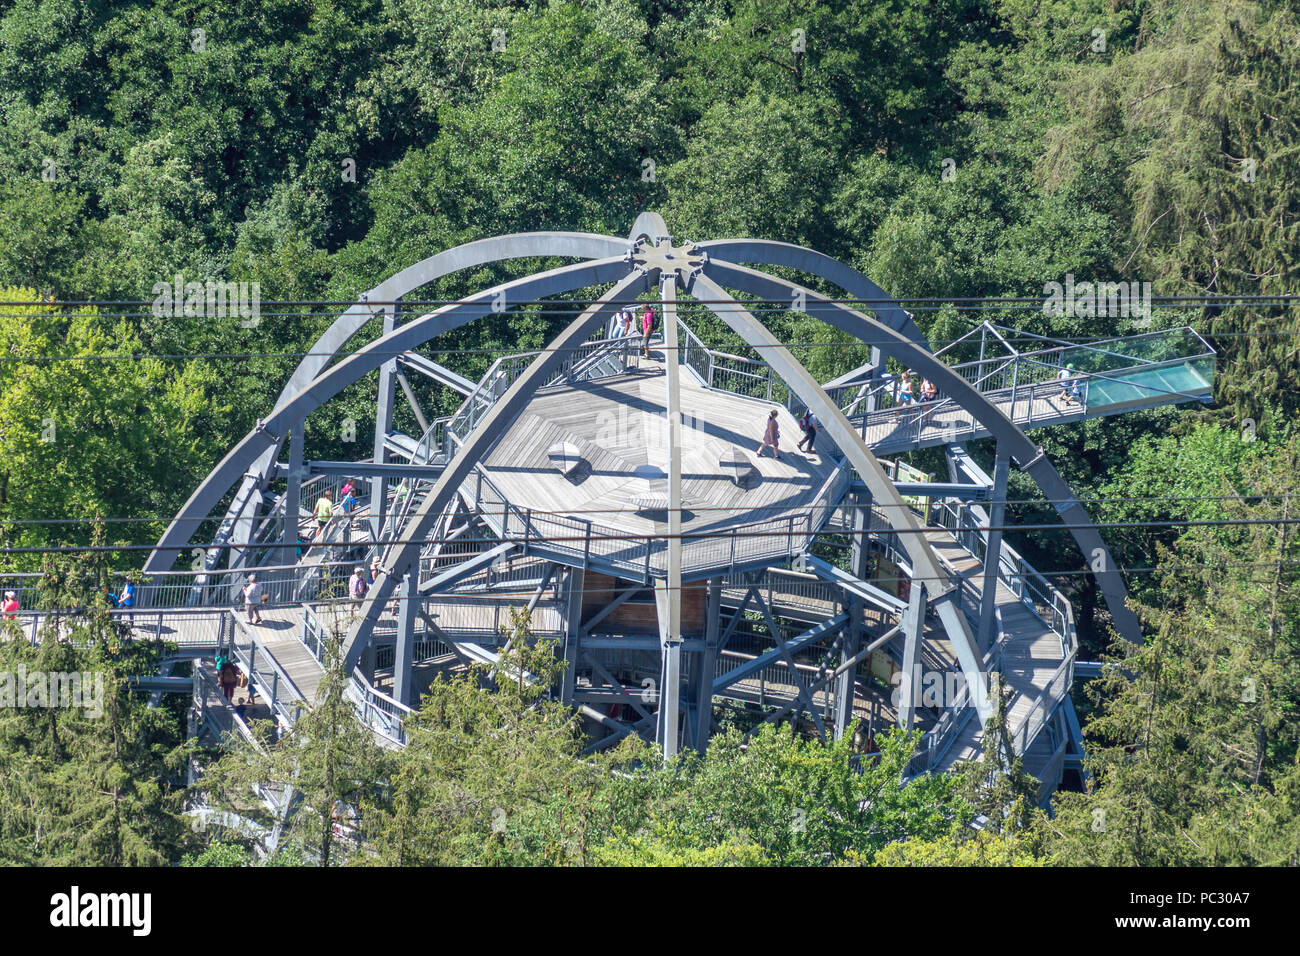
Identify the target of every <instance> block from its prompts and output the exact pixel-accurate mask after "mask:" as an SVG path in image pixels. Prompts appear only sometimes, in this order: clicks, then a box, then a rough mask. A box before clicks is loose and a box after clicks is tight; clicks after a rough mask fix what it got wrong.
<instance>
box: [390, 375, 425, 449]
mask: <svg viewBox="0 0 1300 956" xmlns="http://www.w3.org/2000/svg"><path fill="white" fill-rule="evenodd" d="M396 377H397V381H398V384H400V385H401V386H402V394H403V395H405V396H406V404H407V405H409V406H410V407H411V413H412V414H413V415H414V416H415V421H416V423H417V424H418V425H419V426H420V433H421V434H423V433H424V432H427V431H428V430H429V419H427V418H426V417H425V415H424V409H422V408H421V407H420V402H419V401H418V400H417V399H416V397H415V389H413V388H411V383H410V382H408V381H407V379H406V374H405V373H404V372H402V371H401V370H400V369H398V371H397V376H396Z"/></svg>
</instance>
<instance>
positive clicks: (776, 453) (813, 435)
mask: <svg viewBox="0 0 1300 956" xmlns="http://www.w3.org/2000/svg"><path fill="white" fill-rule="evenodd" d="M799 428H800V430H802V431H803V438H801V439H800V440H799V444H798V448H799V450H800V451H807V452H808V454H810V455H813V454H816V452H814V451H813V443H814V442H816V440H817V430H818V429H819V428H821V423H820V422H819V421H817V416H816V415H814V414H813V412H812V409H811V408H805V409H804V410H803V414H802V415H800V416H799ZM764 448H771V449H772V457H773V458H776V459H778V460H779V459H780V458H781V426H780V423H779V422H778V421H777V410H776V409H775V408H774V409H772V411H770V412H769V413H768V416H767V424H766V425H764V427H763V441H762V444H760V445H759V446H758V451H757V452H755V454H756V455H757V456H758V457H759V458H761V457H763V449H764Z"/></svg>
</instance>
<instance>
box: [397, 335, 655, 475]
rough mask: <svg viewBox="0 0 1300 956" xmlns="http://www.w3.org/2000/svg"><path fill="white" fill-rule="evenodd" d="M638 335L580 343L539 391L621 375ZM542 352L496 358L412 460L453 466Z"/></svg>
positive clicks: (636, 349) (428, 433)
mask: <svg viewBox="0 0 1300 956" xmlns="http://www.w3.org/2000/svg"><path fill="white" fill-rule="evenodd" d="M640 341H641V337H640V336H631V335H626V336H622V337H619V338H606V337H605V335H604V331H603V330H602V331H600V332H598V333H597V337H595V338H593V339H591V340H589V341H587V342H584V343H583V344H582V345H580V346H578V347H577V348H575V349H574V350H573V351H572V353H571V354H570V355H568V356H566V357H565V359H564V361H563V362H562V363H561V365H560V367H559V368H558V369H556V370H555V371H554V372H553V373H551V375H550V376H549V377H548V378H547V380H546V382H545V383H544V384H543V386H542V387H543V388H544V387H546V386H548V385H553V384H555V383H556V382H558V381H560V380H561V379H564V380H568V381H576V382H581V381H588V380H590V379H594V378H602V377H604V376H608V375H619V374H622V373H623V372H626V371H627V369H628V368H629V367H630V366H631V364H632V360H633V356H634V355H635V354H639V351H640V348H639V344H638V343H640ZM540 354H542V353H540V352H521V353H519V354H517V355H507V356H503V357H502V358H499V359H497V360H496V361H495V362H493V363H492V365H491V367H490V368H489V369H488V370H487V372H486V373H485V374H484V375H483V378H482V379H480V380H479V383H478V385H477V386H475V388H474V391H472V392H471V393H470V394H469V395H468V396H467V397H466V399H465V401H464V402H463V403H462V404H461V406H460V409H459V410H458V411H457V412H456V414H454V415H452V416H451V417H449V418H439V419H436V420H435V421H433V422H432V423H431V424H430V425H429V428H428V430H427V431H426V432H425V433H424V435H422V436H421V438H420V441H419V442H418V443H417V444H416V449H415V456H414V458H413V461H414V462H415V463H416V464H440V463H441V464H445V463H446V462H449V461H451V459H452V457H453V456H454V455H455V453H456V448H457V447H459V446H460V445H461V444H463V443H464V441H465V439H466V438H467V437H468V436H469V434H470V432H472V431H473V430H474V429H475V428H476V427H477V426H478V424H479V423H480V422H481V421H482V420H483V419H484V418H486V417H487V414H488V413H489V412H490V411H491V410H492V408H493V407H494V406H495V405H496V403H497V401H498V400H499V399H500V398H501V396H503V395H504V394H505V393H506V391H507V390H508V389H509V388H510V386H511V385H513V384H514V383H515V380H516V379H518V378H519V376H520V375H522V374H523V373H524V372H525V371H527V369H528V368H529V366H531V365H532V363H533V359H535V358H536V357H537V356H538V355H540Z"/></svg>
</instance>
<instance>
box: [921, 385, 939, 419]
mask: <svg viewBox="0 0 1300 956" xmlns="http://www.w3.org/2000/svg"><path fill="white" fill-rule="evenodd" d="M938 397H939V389H938V386H936V385H935V384H934V382H932V381H930V380H929V379H928V378H923V379H921V402H922V403H923V404H925V405H927V406H928V405H929V403H930V402H933V401H934V400H935V399H937V398H938ZM933 414H934V409H933V408H929V407H927V408H926V409H925V414H924V415H923V416H922V418H921V420H922V421H929V419H930V416H931V415H933Z"/></svg>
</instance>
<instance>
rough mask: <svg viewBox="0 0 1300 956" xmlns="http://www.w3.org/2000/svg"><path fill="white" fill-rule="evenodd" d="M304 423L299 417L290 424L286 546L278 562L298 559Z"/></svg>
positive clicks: (304, 441)
mask: <svg viewBox="0 0 1300 956" xmlns="http://www.w3.org/2000/svg"><path fill="white" fill-rule="evenodd" d="M303 425H304V422H303V419H301V418H299V419H298V420H297V421H295V422H294V423H293V425H292V426H290V427H291V428H292V429H293V431H292V434H291V435H290V437H289V484H288V487H286V488H285V491H284V532H283V535H282V541H281V543H282V544H284V546H285V547H284V553H283V554H282V555H281V556H280V560H277V561H276V562H275V563H276V564H293V563H294V562H296V561H297V560H298V558H297V555H298V550H297V549H298V512H300V511H301V510H302V479H303V472H302V456H303V448H304V446H305V444H306V439H305V438H304V437H303Z"/></svg>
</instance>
